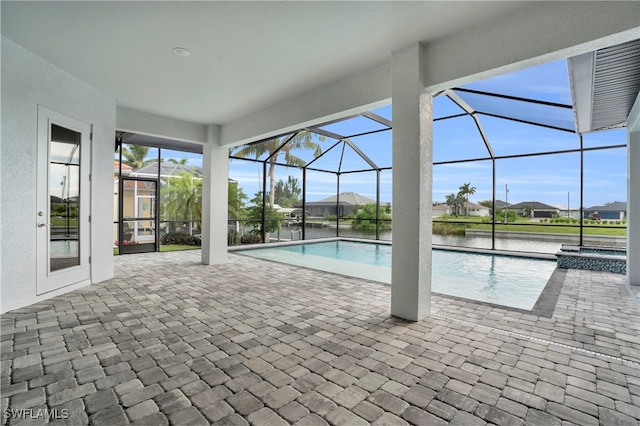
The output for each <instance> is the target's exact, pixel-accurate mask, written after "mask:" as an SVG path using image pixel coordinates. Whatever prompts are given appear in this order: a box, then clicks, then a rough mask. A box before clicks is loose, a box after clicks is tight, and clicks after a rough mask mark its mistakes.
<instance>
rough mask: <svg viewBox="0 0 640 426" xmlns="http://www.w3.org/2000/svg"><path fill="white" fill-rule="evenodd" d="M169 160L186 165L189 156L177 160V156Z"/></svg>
mask: <svg viewBox="0 0 640 426" xmlns="http://www.w3.org/2000/svg"><path fill="white" fill-rule="evenodd" d="M167 161H169V162H170V163H173V164H180V165H181V166H185V165H187V163H188V162H189V159H188V158H181V159H180V160H176V159H175V158H169V160H167Z"/></svg>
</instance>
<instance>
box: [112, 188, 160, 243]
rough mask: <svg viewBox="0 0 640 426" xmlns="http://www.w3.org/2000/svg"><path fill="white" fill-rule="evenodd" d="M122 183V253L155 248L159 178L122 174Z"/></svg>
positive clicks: (120, 228)
mask: <svg viewBox="0 0 640 426" xmlns="http://www.w3.org/2000/svg"><path fill="white" fill-rule="evenodd" d="M120 182H121V183H120V214H119V216H120V221H119V239H118V243H119V249H120V254H127V253H145V252H153V251H156V250H157V248H158V246H159V245H158V243H159V241H158V233H157V232H156V230H157V229H158V205H157V203H156V200H157V199H158V189H159V188H158V181H157V180H156V179H146V178H129V177H123V178H122V179H121V180H120Z"/></svg>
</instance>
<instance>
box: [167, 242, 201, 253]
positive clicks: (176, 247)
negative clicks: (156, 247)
mask: <svg viewBox="0 0 640 426" xmlns="http://www.w3.org/2000/svg"><path fill="white" fill-rule="evenodd" d="M199 248H200V246H182V245H178V244H175V245H174V244H171V245H162V244H161V245H160V251H161V252H164V251H180V250H198V249H199Z"/></svg>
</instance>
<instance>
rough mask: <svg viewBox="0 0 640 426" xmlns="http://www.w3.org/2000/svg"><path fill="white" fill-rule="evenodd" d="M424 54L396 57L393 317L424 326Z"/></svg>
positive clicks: (427, 171)
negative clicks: (422, 70)
mask: <svg viewBox="0 0 640 426" xmlns="http://www.w3.org/2000/svg"><path fill="white" fill-rule="evenodd" d="M422 55H423V49H422V47H421V46H420V45H419V44H415V45H413V46H411V47H409V48H407V49H405V50H402V51H399V52H394V54H393V55H392V68H391V72H392V77H391V81H392V91H391V92H392V102H393V255H392V262H391V267H392V269H391V315H393V316H396V317H400V318H404V319H407V320H410V321H420V320H422V319H424V318H425V317H426V316H428V315H429V314H430V312H431V231H432V230H431V220H432V217H431V214H432V213H431V210H432V202H431V199H432V195H431V194H432V188H431V182H432V170H433V166H432V162H433V120H432V119H433V110H432V108H433V107H432V105H433V102H432V97H431V95H430V94H428V93H427V91H426V90H425V88H424V87H423V84H422V81H423V79H422V78H421V71H420V65H421V63H422V61H421V56H422Z"/></svg>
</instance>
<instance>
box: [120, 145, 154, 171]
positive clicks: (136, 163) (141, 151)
mask: <svg viewBox="0 0 640 426" xmlns="http://www.w3.org/2000/svg"><path fill="white" fill-rule="evenodd" d="M149 149H150V148H149V147H148V146H141V145H122V157H124V161H122V162H123V163H124V164H126V165H128V166H131V167H133V168H134V169H139V168H140V167H142V166H146V165H147V164H151V163H153V162H154V161H156V160H154V159H148V160H145V158H146V157H147V155H148V154H149Z"/></svg>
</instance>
